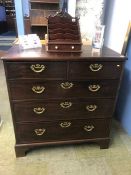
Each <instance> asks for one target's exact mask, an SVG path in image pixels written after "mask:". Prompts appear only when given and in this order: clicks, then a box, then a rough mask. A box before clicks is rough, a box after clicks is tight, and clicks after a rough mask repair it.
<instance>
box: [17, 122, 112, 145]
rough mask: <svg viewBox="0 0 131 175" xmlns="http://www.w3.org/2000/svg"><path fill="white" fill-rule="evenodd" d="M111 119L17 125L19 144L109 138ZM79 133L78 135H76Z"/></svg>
mask: <svg viewBox="0 0 131 175" xmlns="http://www.w3.org/2000/svg"><path fill="white" fill-rule="evenodd" d="M109 127H110V119H106V120H104V119H95V120H68V121H57V122H41V123H32V124H26V123H25V124H17V125H16V129H17V135H18V138H19V140H18V141H17V142H19V143H28V142H44V141H55V140H70V139H93V138H104V137H108V136H109ZM76 133H77V134H76Z"/></svg>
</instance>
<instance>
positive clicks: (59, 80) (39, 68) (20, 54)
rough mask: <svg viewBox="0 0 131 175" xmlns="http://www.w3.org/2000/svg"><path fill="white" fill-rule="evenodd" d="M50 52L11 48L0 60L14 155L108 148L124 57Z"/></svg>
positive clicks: (85, 50) (107, 53) (88, 50)
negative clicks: (56, 147) (44, 149)
mask: <svg viewBox="0 0 131 175" xmlns="http://www.w3.org/2000/svg"><path fill="white" fill-rule="evenodd" d="M92 51H93V50H92V48H91V47H90V46H82V52H81V53H49V52H46V51H45V46H43V47H42V49H30V50H24V51H23V50H21V49H20V48H19V46H13V47H12V48H11V49H10V50H9V52H8V53H7V54H6V55H5V57H3V58H2V59H3V62H4V66H5V72H6V79H7V85H8V92H9V97H10V104H11V110H12V118H13V123H14V131H15V136H16V145H15V150H16V156H17V157H20V156H25V153H26V152H27V151H28V150H29V149H32V148H35V147H40V146H43V145H53V144H69V143H70V144H71V143H82V142H96V143H98V144H99V145H100V148H108V146H109V140H110V137H109V135H110V127H111V120H112V116H113V112H114V109H115V104H116V99H117V96H118V91H119V88H120V81H121V78H122V72H123V66H124V62H125V59H126V57H124V56H121V55H119V54H118V53H116V52H114V51H113V50H111V49H108V48H106V47H103V49H102V50H101V52H100V54H99V55H98V54H96V53H95V54H94V53H93V52H92Z"/></svg>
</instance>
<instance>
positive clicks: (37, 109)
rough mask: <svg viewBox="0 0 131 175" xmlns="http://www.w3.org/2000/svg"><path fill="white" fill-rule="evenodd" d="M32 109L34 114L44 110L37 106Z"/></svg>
mask: <svg viewBox="0 0 131 175" xmlns="http://www.w3.org/2000/svg"><path fill="white" fill-rule="evenodd" d="M33 111H34V113H36V114H42V113H43V112H45V108H43V107H42V108H41V107H37V108H34V109H33Z"/></svg>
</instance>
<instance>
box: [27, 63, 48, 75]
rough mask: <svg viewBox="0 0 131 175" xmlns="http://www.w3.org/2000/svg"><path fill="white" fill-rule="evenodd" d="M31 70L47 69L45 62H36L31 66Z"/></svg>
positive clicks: (40, 70)
mask: <svg viewBox="0 0 131 175" xmlns="http://www.w3.org/2000/svg"><path fill="white" fill-rule="evenodd" d="M30 68H31V70H32V71H33V72H36V73H40V72H42V71H44V70H45V66H44V65H43V64H41V65H40V64H35V65H31V66H30Z"/></svg>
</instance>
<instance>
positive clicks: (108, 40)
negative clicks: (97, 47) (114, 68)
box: [104, 0, 131, 53]
mask: <svg viewBox="0 0 131 175" xmlns="http://www.w3.org/2000/svg"><path fill="white" fill-rule="evenodd" d="M105 11H106V13H105V25H106V28H105V41H104V44H105V45H106V46H108V47H109V48H111V49H113V50H115V51H117V52H119V53H121V50H122V46H123V43H124V38H125V34H126V31H127V27H128V23H129V20H130V19H131V0H110V1H108V0H107V4H106V10H105Z"/></svg>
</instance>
